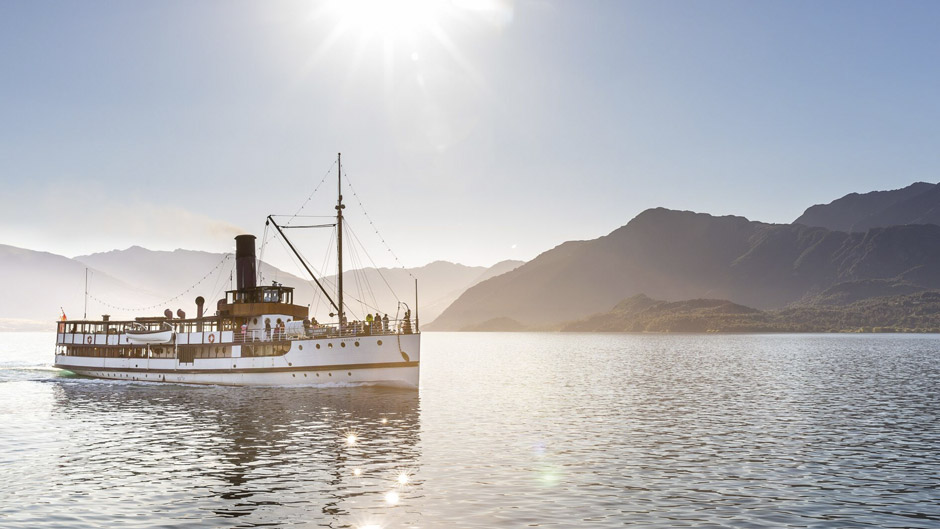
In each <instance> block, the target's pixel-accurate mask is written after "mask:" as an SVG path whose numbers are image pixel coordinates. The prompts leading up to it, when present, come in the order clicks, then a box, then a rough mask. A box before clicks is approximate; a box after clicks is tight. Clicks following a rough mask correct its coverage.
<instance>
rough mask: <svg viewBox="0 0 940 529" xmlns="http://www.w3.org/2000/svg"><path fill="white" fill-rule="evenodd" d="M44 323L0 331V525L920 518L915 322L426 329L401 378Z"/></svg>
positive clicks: (930, 483) (939, 495)
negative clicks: (209, 365)
mask: <svg viewBox="0 0 940 529" xmlns="http://www.w3.org/2000/svg"><path fill="white" fill-rule="evenodd" d="M49 340H51V337H43V336H36V337H33V338H28V337H27V338H24V337H23V335H16V336H11V335H0V527H4V528H6V527H10V528H16V529H19V528H32V527H69V528H81V527H104V526H115V525H120V526H122V527H135V526H138V527H256V526H272V527H285V526H291V527H294V526H299V527H336V528H339V527H364V526H367V525H376V526H379V527H383V528H385V529H389V528H393V527H422V528H437V527H507V526H511V527H522V526H549V527H618V526H623V525H631V526H641V527H840V528H841V527H921V528H927V527H937V526H940V492H938V483H940V482H938V480H937V476H938V475H940V450H938V449H940V421H938V411H940V338H938V337H934V336H746V335H743V336H694V335H688V336H630V335H568V334H566V335H559V334H428V335H425V338H424V344H423V345H424V350H425V354H424V355H423V356H422V387H421V391H420V395H419V394H418V393H416V392H413V391H400V390H389V389H382V388H335V389H316V388H230V387H191V386H174V385H160V384H148V383H127V382H116V381H96V380H90V379H81V378H75V377H71V378H69V377H62V376H60V375H59V374H58V372H56V371H53V370H49V369H48V367H46V365H47V364H48V360H47V359H44V357H43V356H42V355H44V354H46V353H47V350H48V343H51V342H49ZM35 358H43V360H42V361H38V362H37V361H36V360H35Z"/></svg>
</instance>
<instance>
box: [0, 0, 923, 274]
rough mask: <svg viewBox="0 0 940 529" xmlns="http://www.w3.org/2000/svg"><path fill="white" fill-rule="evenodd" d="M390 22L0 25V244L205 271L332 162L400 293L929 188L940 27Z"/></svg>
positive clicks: (281, 8) (862, 9)
mask: <svg viewBox="0 0 940 529" xmlns="http://www.w3.org/2000/svg"><path fill="white" fill-rule="evenodd" d="M389 4H390V3H389V2H364V3H363V2H334V3H317V2H311V1H303V2H301V1H280V2H279V1H257V2H233V1H224V2H223V1H217V2H214V1H199V2H190V1H186V2H172V1H160V2H122V1H108V2H92V1H84V2H47V1H37V0H27V1H16V0H6V1H3V2H0V179H2V185H3V187H2V194H0V243H5V244H12V245H15V246H23V247H27V248H33V249H41V250H47V251H52V252H56V253H62V254H65V255H70V256H73V255H78V254H84V253H90V252H95V251H102V250H108V249H112V248H124V247H127V246H130V245H132V244H139V245H142V246H145V247H149V248H154V249H173V248H177V247H184V248H192V249H206V250H214V251H219V250H228V249H230V248H231V247H232V246H233V244H232V241H231V237H232V236H233V235H234V234H235V233H238V232H241V231H248V232H251V233H255V234H256V235H259V236H260V235H261V233H262V231H263V229H264V225H263V223H264V217H265V215H267V214H268V213H293V212H294V211H296V210H297V208H298V207H299V206H300V204H301V203H302V202H303V200H304V199H305V197H306V196H307V195H309V194H310V192H311V191H312V190H313V187H314V185H315V184H316V183H318V182H319V181H320V180H321V179H322V177H323V175H324V173H326V171H328V170H329V169H330V167H331V165H332V163H333V162H334V159H335V156H336V153H337V152H340V151H342V152H343V158H344V166H345V168H346V172H347V174H348V175H349V178H350V179H351V180H352V183H353V185H354V186H355V187H356V188H357V190H358V191H359V195H360V197H361V198H362V201H363V203H364V204H365V205H366V207H367V209H368V211H369V213H370V216H371V218H372V219H373V220H374V221H375V222H376V224H377V225H378V226H379V227H380V230H381V231H382V233H383V235H384V236H385V239H386V240H387V241H388V242H389V244H390V245H391V246H392V248H393V249H394V250H395V252H396V253H397V254H398V255H399V256H400V257H401V259H402V261H403V262H404V264H406V265H408V266H414V265H421V264H425V263H427V262H429V261H432V260H436V259H445V260H451V261H457V262H462V263H465V264H485V265H488V264H492V263H494V262H496V261H499V260H502V259H509V258H513V259H530V258H532V257H534V256H535V255H537V254H538V253H539V252H541V251H544V250H547V249H549V248H551V247H553V246H555V245H557V244H559V243H561V242H563V241H565V240H570V239H587V238H595V237H598V236H600V235H604V234H606V233H608V232H610V231H612V230H613V229H615V228H617V227H619V226H621V225H623V224H625V223H627V222H628V221H629V220H630V219H631V218H632V217H633V216H635V215H636V214H637V213H639V212H641V211H642V210H644V209H646V208H650V207H656V206H665V207H669V208H677V209H690V210H695V211H704V212H709V213H714V214H735V215H743V216H746V217H748V218H750V219H755V220H764V221H772V222H790V221H792V220H793V219H794V218H796V217H797V216H798V215H799V214H800V213H801V212H802V211H803V209H805V208H806V207H807V206H809V205H812V204H814V203H820V202H828V201H830V200H832V199H834V198H837V197H839V196H841V195H843V194H845V193H848V192H851V191H866V190H874V189H891V188H898V187H902V186H905V185H907V184H910V183H911V182H913V181H917V180H924V181H930V182H936V181H937V180H938V179H940V178H938V176H937V175H938V167H940V97H938V94H940V68H938V65H940V37H938V34H940V33H938V31H937V28H938V21H940V3H937V2H928V1H924V2H910V1H899V2H866V1H842V2H839V1H826V2H817V1H806V2H799V1H797V2H793V1H786V2H750V1H741V2H719V1H709V2H691V1H689V2H671V1H663V0H655V1H649V2H630V1H622V2H620V1H596V2H591V1H565V2H544V1H516V2H511V1H498V0H492V1H483V2H475V1H465V2H458V1H445V2H433V1H431V2H429V1H420V0H411V1H403V2H400V3H398V4H395V5H397V6H399V7H400V8H401V9H398V10H391V9H389V8H388V5H389ZM334 194H335V181H334V180H332V177H331V178H330V179H329V180H328V182H327V184H325V185H324V188H322V189H321V190H320V191H319V192H318V193H317V195H316V198H315V200H314V203H313V207H309V208H308V210H309V212H310V213H322V214H329V213H332V203H331V202H332V201H333V200H335V198H334ZM347 199H348V200H347V202H348V203H349V207H348V209H347V211H348V213H349V215H350V221H351V222H352V223H353V226H354V227H355V228H356V229H357V232H358V233H359V236H360V238H361V239H362V241H363V243H365V244H366V245H367V246H368V247H369V248H370V252H371V253H372V255H373V257H375V258H376V260H377V261H379V264H389V265H390V264H394V263H393V262H392V261H391V260H390V258H389V254H388V252H387V251H385V250H384V249H383V248H382V247H381V246H380V243H379V242H378V241H377V240H376V239H375V237H374V234H373V233H371V232H370V231H369V228H368V222H367V221H364V220H362V219H361V217H359V216H358V212H359V207H358V205H357V204H356V203H355V201H354V200H353V197H352V196H350V195H349V194H348V192H347ZM309 254H310V256H311V257H312V258H313V260H314V261H316V260H317V259H316V256H317V255H320V256H322V255H323V254H322V252H321V251H320V250H319V249H311V250H310V252H309Z"/></svg>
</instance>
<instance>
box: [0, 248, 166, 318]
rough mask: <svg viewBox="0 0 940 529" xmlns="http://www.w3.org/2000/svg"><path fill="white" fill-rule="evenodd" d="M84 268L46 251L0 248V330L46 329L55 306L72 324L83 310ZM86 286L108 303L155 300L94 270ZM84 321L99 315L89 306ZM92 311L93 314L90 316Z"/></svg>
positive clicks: (76, 262) (57, 314)
mask: <svg viewBox="0 0 940 529" xmlns="http://www.w3.org/2000/svg"><path fill="white" fill-rule="evenodd" d="M85 268H86V266H85V265H84V264H82V263H80V262H78V261H75V260H74V259H69V258H68V257H63V256H61V255H56V254H52V253H47V252H37V251H33V250H27V249H24V248H17V247H14V246H7V245H0V276H2V277H3V278H4V283H5V285H4V287H3V295H2V296H0V330H50V329H52V328H53V323H52V322H54V321H55V320H56V319H58V317H59V316H60V312H59V310H60V307H64V308H65V311H66V315H67V316H68V317H69V318H72V319H80V318H81V317H82V311H83V309H84V291H85ZM89 278H90V279H89V283H90V284H94V285H96V287H97V289H98V292H99V293H100V294H101V295H102V296H107V297H108V298H109V299H111V300H113V301H114V303H129V302H132V301H133V302H144V303H152V302H155V301H159V300H156V299H154V298H153V297H152V296H151V295H150V293H148V292H146V291H142V290H140V289H138V288H136V287H134V286H132V285H129V284H127V283H125V282H123V281H121V280H119V279H117V278H114V277H112V276H111V275H109V274H107V273H105V272H102V271H100V270H96V269H91V270H90V271H89ZM89 311H90V312H89V317H96V318H97V317H99V316H100V312H97V309H96V308H95V307H94V306H93V305H92V303H89ZM91 311H94V312H91Z"/></svg>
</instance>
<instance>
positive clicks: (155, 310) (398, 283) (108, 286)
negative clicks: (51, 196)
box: [0, 245, 521, 331]
mask: <svg viewBox="0 0 940 529" xmlns="http://www.w3.org/2000/svg"><path fill="white" fill-rule="evenodd" d="M520 264H521V262H520V261H503V262H501V263H497V264H496V265H494V266H492V267H483V266H465V265H461V264H457V263H450V262H446V261H436V262H433V263H430V264H428V265H425V266H422V267H416V268H409V269H403V268H393V269H389V268H381V269H378V268H363V269H356V270H347V271H346V272H345V273H344V274H343V278H344V281H345V290H346V293H347V298H346V304H347V308H348V311H349V313H350V319H358V318H364V317H365V314H366V313H367V312H376V311H380V312H387V313H389V314H390V316H394V314H395V311H396V310H397V309H398V301H399V300H401V301H403V302H405V303H407V305H408V306H409V307H412V308H413V307H414V302H413V300H414V280H415V278H417V279H418V284H419V288H420V294H421V296H420V299H419V301H420V303H421V305H420V307H419V310H418V314H419V316H420V318H421V320H422V321H431V320H432V319H434V318H435V317H437V315H438V314H440V313H441V312H442V311H443V310H444V308H446V307H447V306H448V305H449V304H450V303H451V302H452V301H453V300H454V299H456V298H457V297H458V296H459V295H460V294H461V293H462V292H463V291H464V290H466V289H467V288H469V287H471V286H473V285H474V284H476V283H477V282H479V281H483V280H486V279H488V278H489V277H492V276H493V275H498V274H501V273H503V272H506V271H509V270H511V269H513V268H515V267H516V266H518V265H520ZM233 265H234V258H233V257H232V256H231V255H230V254H222V253H212V252H202V251H194V250H182V249H180V250H174V251H154V250H148V249H146V248H141V247H139V246H133V247H130V248H127V249H125V250H114V251H110V252H102V253H96V254H91V255H83V256H78V257H75V258H68V257H65V256H61V255H56V254H52V253H48V252H38V251H33V250H27V249H23V248H16V247H13V246H6V245H0V274H2V277H5V278H7V281H8V286H7V287H6V288H5V293H4V296H2V297H0V331H2V330H48V329H51V328H52V325H53V321H54V320H55V319H57V317H58V316H59V315H60V310H64V311H65V313H66V315H67V316H68V317H69V318H72V319H77V318H81V317H82V316H83V314H84V310H85V309H84V307H85V296H84V290H85V273H86V269H87V270H88V291H89V297H88V317H89V318H96V319H97V318H98V317H100V315H101V314H109V315H111V316H112V318H114V319H120V318H132V317H136V316H141V315H160V314H162V313H163V311H164V310H165V309H170V310H172V311H173V312H176V310H177V309H182V310H183V311H185V312H187V315H188V316H195V310H196V309H195V302H194V300H195V298H196V296H203V297H204V298H205V299H206V300H207V301H206V311H207V312H208V313H212V312H214V310H215V307H214V304H215V301H216V300H217V299H219V298H220V297H222V296H223V294H224V291H225V290H230V289H231V288H233V286H232V284H231V270H232V267H233ZM260 276H261V278H262V279H263V281H264V282H265V283H270V281H277V282H279V283H283V284H284V285H287V286H292V287H294V288H295V294H294V302H295V303H297V304H300V305H308V304H309V305H310V307H311V310H312V311H313V312H314V313H315V314H317V316H318V317H319V318H320V319H322V320H324V321H329V317H328V315H327V314H328V312H329V310H328V306H327V303H326V301H325V298H323V296H322V295H321V294H319V289H318V288H317V287H316V285H315V284H314V283H313V281H312V280H310V279H304V278H301V277H298V276H297V275H294V274H291V273H289V272H286V271H284V270H281V269H279V268H277V267H274V266H272V265H270V264H268V263H264V262H261V263H260ZM320 281H321V283H322V284H323V285H324V286H325V287H326V288H328V289H332V288H333V285H335V281H336V276H335V275H334V276H327V277H324V278H321V279H320ZM331 291H332V290H331Z"/></svg>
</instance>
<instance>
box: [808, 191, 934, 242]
mask: <svg viewBox="0 0 940 529" xmlns="http://www.w3.org/2000/svg"><path fill="white" fill-rule="evenodd" d="M794 223H796V224H804V225H806V226H815V227H820V228H827V229H830V230H835V231H851V232H863V231H866V230H869V229H871V228H881V227H886V226H898V225H904V224H940V184H928V183H925V182H917V183H914V184H911V185H909V186H907V187H905V188H903V189H895V190H892V191H872V192H871V193H862V194H859V193H849V194H848V195H845V196H844V197H842V198H839V199H837V200H834V201H832V202H830V203H828V204H817V205H815V206H812V207H810V208H808V209H807V210H806V211H805V212H804V213H803V214H802V215H800V217H799V218H798V219H796V220H795V221H794Z"/></svg>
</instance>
